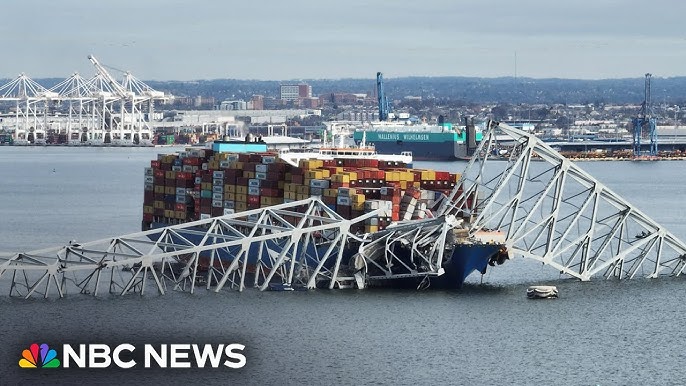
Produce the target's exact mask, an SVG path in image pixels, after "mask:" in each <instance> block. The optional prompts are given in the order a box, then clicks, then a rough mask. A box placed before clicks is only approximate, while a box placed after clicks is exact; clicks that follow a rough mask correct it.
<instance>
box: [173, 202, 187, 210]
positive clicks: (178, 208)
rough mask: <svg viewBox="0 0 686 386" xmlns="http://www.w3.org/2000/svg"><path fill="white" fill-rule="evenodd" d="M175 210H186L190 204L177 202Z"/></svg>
mask: <svg viewBox="0 0 686 386" xmlns="http://www.w3.org/2000/svg"><path fill="white" fill-rule="evenodd" d="M174 210H175V211H178V212H185V211H186V210H188V206H187V205H186V204H180V203H176V205H175V206H174Z"/></svg>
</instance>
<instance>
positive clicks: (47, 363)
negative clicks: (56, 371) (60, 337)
mask: <svg viewBox="0 0 686 386" xmlns="http://www.w3.org/2000/svg"><path fill="white" fill-rule="evenodd" d="M21 356H22V358H21V359H20V360H19V367H22V368H25V369H26V368H28V369H35V368H38V367H43V368H56V367H60V360H59V359H57V352H56V351H55V350H53V349H51V348H50V347H48V345H47V344H46V343H42V344H41V345H40V346H39V345H38V343H33V344H31V346H29V348H28V350H24V351H22V353H21Z"/></svg>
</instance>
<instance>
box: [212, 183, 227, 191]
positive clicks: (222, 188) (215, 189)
mask: <svg viewBox="0 0 686 386" xmlns="http://www.w3.org/2000/svg"><path fill="white" fill-rule="evenodd" d="M212 193H224V186H223V185H219V186H216V185H215V186H212Z"/></svg>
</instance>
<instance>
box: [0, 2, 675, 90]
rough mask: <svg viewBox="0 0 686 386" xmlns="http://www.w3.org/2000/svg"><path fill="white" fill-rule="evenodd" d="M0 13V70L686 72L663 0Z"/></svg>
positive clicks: (294, 75) (36, 74) (299, 75)
mask: <svg viewBox="0 0 686 386" xmlns="http://www.w3.org/2000/svg"><path fill="white" fill-rule="evenodd" d="M2 13H3V17H2V19H1V21H0V44H1V46H2V48H3V49H2V51H0V78H14V77H16V76H17V75H18V74H19V73H21V72H24V73H26V74H27V75H28V76H30V77H32V78H44V77H63V78H66V77H68V76H69V75H71V74H72V73H73V72H75V71H77V72H79V73H81V74H82V75H83V76H86V77H89V76H92V75H93V74H94V73H95V70H94V68H93V67H92V65H91V64H90V62H89V61H88V59H87V56H88V55H89V54H93V55H94V56H95V57H96V58H98V59H99V61H100V62H101V63H103V64H106V65H108V66H111V67H114V68H118V69H121V70H129V71H131V72H132V73H133V74H134V75H135V76H136V77H138V78H140V79H149V80H152V79H154V80H194V79H216V78H234V79H261V80H288V79H314V78H351V77H352V78H373V77H374V76H375V74H376V72H377V71H382V72H383V73H384V76H385V77H387V78H392V77H400V76H478V77H500V76H513V75H515V71H516V75H517V76H525V77H533V78H549V77H556V78H579V79H602V78H626V77H642V76H643V74H644V73H646V72H651V73H652V74H653V75H654V76H658V77H670V76H683V75H686V65H685V64H686V27H685V25H686V21H685V20H686V2H684V1H673V0H652V1H648V2H645V1H643V2H638V1H622V0H575V1H563V0H548V1H538V0H470V1H463V0H383V1H382V0H378V1H374V0H366V1H365V0H335V1H326V0H320V1H314V0H263V1H258V0H240V1H223V0H193V1H190V0H188V1H180V0H136V1H133V0H118V1H100V0H59V1H55V0H6V1H3V2H2ZM515 58H516V60H515ZM115 75H116V76H117V77H119V75H117V74H115Z"/></svg>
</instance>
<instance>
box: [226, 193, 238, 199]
mask: <svg viewBox="0 0 686 386" xmlns="http://www.w3.org/2000/svg"><path fill="white" fill-rule="evenodd" d="M224 200H226V201H236V193H224Z"/></svg>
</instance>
